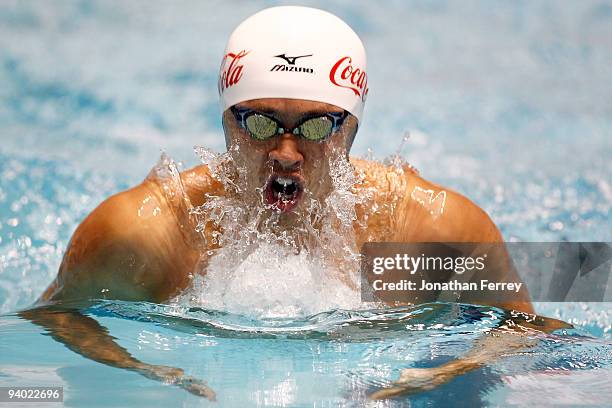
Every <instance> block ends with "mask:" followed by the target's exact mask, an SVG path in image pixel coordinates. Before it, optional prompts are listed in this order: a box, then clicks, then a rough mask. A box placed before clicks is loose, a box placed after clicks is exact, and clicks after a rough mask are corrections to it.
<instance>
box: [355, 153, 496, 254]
mask: <svg viewBox="0 0 612 408" xmlns="http://www.w3.org/2000/svg"><path fill="white" fill-rule="evenodd" d="M351 163H353V165H354V166H355V168H356V170H357V171H359V172H362V174H363V176H364V179H365V181H364V186H367V187H370V188H373V189H375V190H376V191H378V193H377V194H376V199H377V200H378V201H379V203H378V204H379V205H380V204H383V205H384V204H385V203H389V202H390V201H395V204H394V208H393V214H392V220H391V221H392V223H393V228H392V230H393V236H392V237H391V239H393V240H396V241H400V242H410V241H412V242H417V241H422V242H427V241H432V242H433V241H440V242H451V241H452V242H499V241H501V240H502V238H501V234H500V233H499V230H498V229H497V227H496V226H495V224H494V223H493V221H492V220H491V218H490V217H489V215H488V214H487V213H486V212H485V211H484V210H483V209H482V208H480V207H479V206H478V205H477V204H475V203H474V202H473V201H472V200H470V199H469V198H467V197H466V196H464V195H463V194H461V193H458V192H456V191H454V190H452V189H449V188H447V187H445V186H442V185H439V184H436V183H433V182H431V181H428V180H426V179H424V178H423V177H421V176H420V175H419V174H418V173H417V172H416V171H414V170H413V169H412V168H411V167H409V166H404V167H402V168H396V167H394V166H386V165H384V164H382V163H379V162H372V161H367V160H362V159H351Z"/></svg>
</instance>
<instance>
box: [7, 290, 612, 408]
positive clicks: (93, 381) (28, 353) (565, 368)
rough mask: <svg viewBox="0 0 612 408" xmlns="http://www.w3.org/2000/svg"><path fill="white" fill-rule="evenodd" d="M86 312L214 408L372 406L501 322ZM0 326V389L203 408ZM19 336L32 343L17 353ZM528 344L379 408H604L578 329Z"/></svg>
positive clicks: (598, 377) (448, 316)
mask: <svg viewBox="0 0 612 408" xmlns="http://www.w3.org/2000/svg"><path fill="white" fill-rule="evenodd" d="M57 313H61V312H59V311H58V312H57ZM82 313H83V314H85V315H87V316H89V317H93V318H95V319H96V320H97V321H98V322H100V323H101V324H102V325H104V326H106V327H107V328H108V329H109V330H110V332H111V333H112V334H113V336H115V337H116V338H117V340H116V341H117V342H118V343H119V344H121V345H122V346H123V347H126V348H127V349H128V350H130V351H132V352H133V353H134V354H136V355H138V357H139V358H140V359H142V360H144V361H147V362H150V363H154V364H170V365H174V366H178V367H181V368H183V369H184V370H185V371H186V373H187V374H189V375H192V376H194V377H197V378H199V379H203V380H205V381H206V383H207V385H208V386H209V387H210V388H211V389H212V390H213V391H214V392H215V393H216V400H217V402H218V406H237V405H239V404H242V405H244V404H246V405H247V406H250V405H266V406H307V405H308V406H310V405H312V404H321V405H323V406H337V405H345V404H349V405H351V406H361V405H362V404H366V403H368V400H367V395H369V394H371V393H372V392H374V391H376V390H379V389H381V388H384V387H389V386H391V385H392V381H394V380H396V379H397V378H398V376H399V373H400V370H401V369H403V368H409V367H432V366H436V365H440V364H443V363H444V362H447V361H449V360H452V359H453V358H457V357H459V356H461V355H463V354H465V353H466V352H468V351H469V349H470V347H471V344H472V342H473V341H474V340H476V339H477V338H478V337H479V336H482V335H484V333H486V332H487V331H489V330H491V329H493V328H495V327H498V326H499V325H500V323H501V322H502V318H503V317H504V315H505V314H504V312H503V311H502V310H500V309H496V308H489V307H474V306H468V305H457V304H444V303H436V304H424V305H420V306H418V307H413V308H398V309H388V310H370V311H349V310H333V311H329V312H324V313H320V314H317V315H313V316H309V317H305V318H299V319H289V318H284V319H253V318H249V317H245V316H243V315H235V314H230V313H225V312H219V311H216V310H206V309H202V308H199V307H181V306H168V305H157V304H150V303H136V302H116V301H102V302H100V303H98V304H95V305H92V306H90V307H87V308H84V309H82ZM1 322H2V331H3V336H2V338H1V340H0V345H2V347H3V348H9V349H10V350H12V353H10V354H9V355H6V356H4V357H3V360H4V361H3V373H4V376H3V379H2V382H3V383H4V384H10V383H14V382H18V383H20V382H24V381H25V382H28V381H30V382H31V381H37V383H40V384H42V385H47V384H54V385H63V386H64V387H65V389H66V390H68V394H69V395H70V399H69V400H68V402H69V403H70V405H74V404H80V405H85V406H90V405H97V404H100V394H99V393H100V392H103V393H104V392H105V391H106V392H109V393H108V394H106V395H107V396H106V397H105V401H104V403H102V405H106V404H108V405H118V404H121V405H123V404H127V403H130V404H131V403H136V402H137V403H138V404H139V405H145V404H154V405H165V404H172V405H183V406H196V405H198V406H199V404H202V400H201V399H199V398H197V397H194V396H192V395H190V394H188V393H187V392H184V391H182V390H180V389H178V388H176V387H171V386H165V387H164V386H156V384H154V383H151V381H150V380H147V379H144V377H140V376H139V375H137V374H134V373H131V372H127V371H125V372H121V371H120V370H117V369H114V370H113V369H109V368H106V367H104V366H101V365H99V364H96V363H93V362H91V361H87V360H84V359H82V358H80V357H78V356H77V355H76V354H74V353H72V352H71V351H69V350H67V349H64V348H63V347H61V346H59V345H57V344H55V345H54V344H53V343H52V342H50V340H48V339H46V338H45V336H35V335H34V334H35V333H37V332H38V330H34V328H33V327H32V326H31V325H30V324H27V323H25V322H24V321H23V320H21V319H19V318H18V317H16V316H15V315H13V314H10V315H5V316H4V317H3V318H2V320H1ZM77 330H78V329H77ZM74 334H75V335H79V336H83V337H85V336H91V333H90V332H87V331H84V332H82V333H79V332H76V333H74ZM26 337H29V338H30V340H29V341H28V343H27V344H24V343H23V339H24V338H26ZM532 338H536V339H537V340H538V343H537V346H535V347H532V348H527V349H525V350H519V351H513V352H509V353H508V355H507V356H506V357H505V358H504V359H500V360H498V361H494V362H492V363H490V364H489V365H488V366H487V367H486V368H484V369H479V370H476V371H473V372H471V373H468V374H465V375H463V376H461V377H459V378H457V379H456V380H454V381H453V382H451V383H448V384H445V385H442V386H440V387H439V388H438V389H435V390H433V391H430V392H427V393H423V394H417V395H415V396H412V397H411V398H410V402H408V400H405V399H402V398H400V399H395V400H391V401H389V402H388V403H386V404H383V406H430V405H431V404H442V405H444V406H446V405H447V404H448V401H449V398H456V399H457V400H456V404H457V405H459V406H479V405H482V404H493V405H495V404H496V403H499V402H500V401H506V403H515V404H518V405H524V404H526V403H528V404H534V403H536V402H537V401H540V403H539V404H538V405H541V404H544V405H551V406H554V405H557V404H559V403H561V402H563V403H571V402H572V401H574V403H576V404H590V405H593V404H595V405H605V404H607V403H608V402H609V396H610V392H611V391H612V389H611V388H610V383H609V376H610V373H611V370H612V348H611V346H610V343H609V342H606V341H604V340H603V339H601V338H597V337H593V336H591V335H590V334H589V332H588V330H587V328H580V327H579V328H577V329H575V330H565V331H558V332H556V333H555V334H534V335H532ZM536 385H537V386H536ZM94 389H95V390H97V392H96V393H95V394H94V393H92V391H93V390H94ZM111 391H112V392H111ZM369 403H371V402H369Z"/></svg>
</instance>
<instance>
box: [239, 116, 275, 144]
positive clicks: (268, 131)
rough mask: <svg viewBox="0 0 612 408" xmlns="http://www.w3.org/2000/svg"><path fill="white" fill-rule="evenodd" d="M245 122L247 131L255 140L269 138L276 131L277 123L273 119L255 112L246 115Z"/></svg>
mask: <svg viewBox="0 0 612 408" xmlns="http://www.w3.org/2000/svg"><path fill="white" fill-rule="evenodd" d="M245 124H246V129H247V130H248V132H249V133H250V134H251V136H252V137H253V138H254V139H257V140H265V139H269V138H271V137H272V136H274V135H276V133H277V131H278V125H277V123H276V122H275V121H274V120H272V119H270V118H268V117H266V116H263V115H260V114H257V113H255V114H253V115H250V116H249V117H247V118H246V120H245Z"/></svg>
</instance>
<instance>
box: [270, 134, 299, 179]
mask: <svg viewBox="0 0 612 408" xmlns="http://www.w3.org/2000/svg"><path fill="white" fill-rule="evenodd" d="M268 159H269V160H270V161H272V163H273V164H274V165H277V164H278V165H279V166H280V167H281V168H282V169H283V170H288V171H293V170H297V169H299V168H300V167H302V164H303V163H304V156H302V153H300V151H299V150H298V145H297V141H296V139H295V136H293V135H291V134H284V135H281V136H280V137H279V138H278V143H277V144H276V147H275V148H274V149H272V150H270V152H269V153H268Z"/></svg>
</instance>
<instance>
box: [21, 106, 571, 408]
mask: <svg viewBox="0 0 612 408" xmlns="http://www.w3.org/2000/svg"><path fill="white" fill-rule="evenodd" d="M240 106H241V107H243V108H249V109H254V110H259V111H262V112H267V113H269V114H271V115H273V116H274V117H275V118H276V119H278V121H279V122H281V123H282V124H283V125H284V127H285V128H289V129H292V128H293V127H294V126H295V125H296V124H298V123H299V121H300V120H301V119H302V117H303V115H304V114H305V113H312V112H321V113H325V112H341V111H342V110H341V109H339V108H337V107H335V106H333V105H328V104H324V103H319V102H312V101H303V100H292V99H260V100H254V101H248V102H244V103H241V104H240ZM223 122H224V131H225V137H226V143H227V145H228V148H229V149H232V148H234V147H239V149H235V154H234V155H233V158H234V160H235V161H236V164H237V165H238V166H245V167H246V168H247V169H248V172H246V174H245V178H244V180H243V183H244V185H243V188H244V190H245V191H246V192H247V193H249V194H246V195H245V200H250V199H252V200H253V205H260V206H262V207H265V205H262V200H261V194H258V193H257V191H258V190H257V189H262V188H264V187H265V186H267V185H269V183H270V179H271V177H273V176H275V175H277V176H283V177H285V176H287V177H292V178H293V179H295V180H298V181H299V183H301V188H303V189H304V190H305V191H308V192H309V194H311V195H312V197H315V198H319V199H322V198H324V197H325V196H326V194H328V193H329V191H330V190H331V187H332V184H331V179H330V176H329V165H328V161H327V160H326V158H327V157H329V156H328V155H330V154H332V155H340V156H345V157H347V156H348V151H349V149H350V146H351V144H352V141H353V138H354V136H355V133H356V131H357V121H356V119H355V118H354V117H353V116H349V117H347V119H346V120H345V121H344V123H343V125H342V127H341V128H340V129H339V131H338V132H337V133H336V134H334V135H333V136H332V137H331V138H330V139H328V140H327V141H325V142H323V143H312V142H308V141H306V140H303V139H301V138H299V137H297V136H295V135H293V134H289V133H286V134H283V135H279V136H277V137H274V138H272V139H271V140H268V141H263V142H262V141H256V140H253V139H251V137H250V136H249V135H248V134H247V133H246V131H245V130H244V129H242V128H241V127H240V126H239V123H238V122H237V120H236V119H235V118H234V116H233V115H232V114H231V112H229V110H228V111H226V112H224V114H223ZM351 163H352V165H353V166H354V168H355V171H356V172H357V173H360V174H362V175H363V180H362V182H360V183H358V184H357V185H355V186H354V189H355V191H356V192H357V193H359V192H360V191H365V190H364V189H368V191H371V192H373V196H372V198H371V200H370V201H369V203H368V204H364V205H360V206H358V207H357V208H356V213H357V218H358V221H357V222H355V228H354V230H355V236H356V242H357V248H359V247H360V246H361V244H363V243H364V242H368V241H379V242H383V241H387V242H483V243H493V242H503V240H502V237H501V234H500V232H499V230H498V229H497V227H496V226H495V224H494V223H493V222H492V221H491V219H490V218H489V217H488V216H487V214H486V213H485V212H484V211H483V210H482V209H480V208H479V207H478V206H476V205H475V204H474V203H473V202H471V201H470V200H469V199H467V198H465V197H463V196H462V195H460V194H458V193H456V192H453V191H451V190H448V189H446V188H444V187H441V186H438V185H436V184H433V183H430V182H428V181H426V180H424V179H423V178H421V177H420V176H418V175H417V174H416V173H415V172H414V171H412V170H411V169H410V168H408V167H405V168H404V169H402V170H398V169H395V168H391V167H386V166H384V165H382V164H381V163H377V162H370V161H365V160H361V159H353V158H351ZM181 180H182V183H183V185H184V189H185V192H186V194H187V196H188V198H189V200H190V201H191V204H192V205H194V206H199V205H202V204H203V203H204V200H205V199H206V198H205V197H206V194H214V195H219V194H223V193H224V190H223V186H222V185H221V183H219V182H218V181H217V180H215V179H214V178H212V177H211V175H210V172H209V170H208V168H207V167H206V166H199V167H196V168H193V169H191V170H188V171H185V172H183V173H181ZM250 192H252V193H250ZM249 197H250V198H249ZM143 203H146V205H147V206H148V207H150V208H154V209H155V211H149V212H147V214H144V213H143V211H142V208H143ZM264 204H265V203H264ZM373 206H378V209H377V210H376V211H374V210H373V209H372V207H373ZM172 207H173V205H172V204H171V203H169V202H168V201H167V200H166V199H165V196H164V194H163V193H162V191H161V188H160V185H159V184H157V183H156V182H155V181H154V180H151V179H147V180H145V181H144V182H143V183H142V184H140V185H138V186H136V187H134V188H132V189H130V190H127V191H124V192H121V193H119V194H116V195H114V196H112V197H110V198H108V199H107V200H105V201H104V202H103V203H101V204H100V205H99V206H98V207H97V208H96V209H94V210H93V211H92V213H91V214H89V215H88V216H87V217H86V218H85V220H83V222H82V223H81V224H80V225H79V226H78V228H77V229H76V231H75V233H74V235H73V237H72V239H71V241H70V243H69V246H68V248H67V250H66V252H65V254H64V258H63V261H62V264H61V266H60V268H59V272H58V275H57V277H56V279H55V280H54V281H53V282H52V283H51V285H50V286H49V287H48V288H47V289H46V290H45V292H44V293H43V294H42V295H41V297H40V298H39V301H38V302H39V303H40V304H44V303H46V302H50V301H58V300H75V299H87V298H107V299H108V298H113V299H124V300H145V301H151V302H158V303H161V302H165V301H167V300H168V299H170V298H172V297H173V296H175V295H177V294H178V293H180V292H181V291H183V290H184V289H186V288H187V287H188V286H189V285H190V282H191V277H190V275H191V274H192V273H194V271H196V270H198V273H205V268H201V265H203V264H206V255H205V253H206V248H201V247H200V248H198V247H197V246H194V245H193V243H192V242H190V240H189V239H186V233H185V228H186V226H185V224H184V223H182V222H181V221H180V220H178V219H177V217H176V212H177V209H176V208H172ZM273 207H274V206H272V208H270V206H268V208H267V209H263V211H269V212H273V211H279V208H276V209H275V208H273ZM380 208H382V209H383V210H380ZM280 210H281V211H282V209H280ZM300 211H305V207H304V200H299V199H298V200H297V202H296V203H293V204H292V205H291V208H290V209H289V210H287V211H284V212H283V213H282V217H281V219H282V220H283V226H284V227H285V228H289V229H290V228H291V227H292V225H293V223H294V221H295V217H296V215H298V214H300ZM359 221H363V223H360V222H359ZM181 225H182V226H181ZM187 228H189V226H187ZM200 269H202V270H201V271H200ZM508 277H510V278H512V279H513V280H515V281H517V282H520V279H519V278H518V275H516V272H515V271H514V270H513V269H512V270H511V271H510V272H509V275H508V274H506V276H505V278H506V279H508ZM486 278H487V279H489V280H491V281H495V280H496V276H486ZM406 301H407V303H409V301H410V300H409V299H407V300H406ZM462 301H466V302H469V301H470V299H465V300H464V299H463V298H462ZM474 303H477V302H474ZM487 303H488V304H490V305H493V306H500V307H503V308H506V309H515V310H518V311H522V312H527V313H532V312H533V309H532V306H531V303H530V301H529V296H528V293H527V291H526V290H522V291H521V292H520V293H518V294H517V296H516V297H515V298H514V299H512V300H511V301H503V302H500V301H499V300H496V299H489V300H488V301H487ZM22 316H23V317H26V318H28V319H30V320H32V321H33V322H35V323H37V324H40V325H42V326H44V327H46V328H47V329H48V330H49V331H50V332H51V333H53V336H54V338H56V339H57V340H58V341H61V342H63V343H65V344H67V345H68V346H69V347H70V348H71V349H73V350H75V351H77V352H79V353H80V354H82V355H84V356H86V357H88V358H91V359H93V360H96V361H99V362H102V363H104V364H109V365H112V366H116V367H121V368H126V369H132V370H136V371H139V372H141V373H143V375H145V376H147V377H150V378H156V379H160V380H164V381H171V382H173V383H175V384H176V385H178V386H181V387H183V388H185V389H187V390H188V391H190V392H192V393H194V394H197V395H203V396H207V397H208V398H211V399H212V398H214V393H212V391H211V390H209V389H208V388H207V387H206V386H205V384H203V383H202V384H200V383H198V382H197V381H195V380H194V379H192V378H191V377H186V376H184V375H183V373H182V372H176V371H174V372H173V371H172V368H171V367H170V368H168V367H163V366H152V365H147V364H145V363H142V362H140V361H138V360H136V359H134V358H133V357H132V356H131V355H130V354H129V353H128V352H127V351H126V350H125V349H122V348H121V347H119V346H118V345H117V344H116V343H114V342H113V341H112V340H110V339H109V337H108V334H107V333H105V331H104V328H101V327H97V326H96V324H97V322H95V321H91V320H93V319H90V318H89V317H86V316H83V315H81V314H79V313H76V312H75V313H70V314H67V315H59V314H53V313H42V314H40V313H39V314H36V313H33V311H29V312H23V314H22ZM530 324H532V323H529V324H524V325H523V326H529V325H530ZM72 326H79V327H89V328H90V329H88V330H89V332H87V331H85V333H89V334H88V335H87V334H83V332H81V333H80V334H78V335H76V334H74V333H73V332H71V330H69V328H70V327H72ZM98 326H99V325H98ZM96 327H97V328H96ZM558 327H562V324H559V325H556V324H552V325H551V324H550V323H547V325H539V326H538V327H537V328H536V329H537V330H541V331H550V330H554V329H556V328H558ZM492 338H493V337H492ZM487 342H491V340H490V339H488V340H487V341H486V342H485V343H487ZM494 343H495V341H494ZM514 343H516V342H514ZM514 343H512V344H514ZM500 347H502V348H503V347H504V343H499V342H497V343H496V344H495V345H493V346H492V347H490V349H496V348H497V349H499V348H500ZM509 347H510V346H509ZM511 347H514V346H511ZM498 354H499V351H498V352H497V354H495V353H493V354H486V353H483V352H480V353H476V354H475V356H472V357H470V356H466V358H464V359H459V360H456V361H455V362H453V364H454V365H451V364H450V363H449V365H448V367H445V368H443V367H440V368H439V371H431V370H434V369H431V370H429V371H427V370H425V371H426V372H420V373H417V374H415V373H412V374H410V371H409V370H408V371H406V373H405V375H404V374H403V376H402V379H403V380H405V381H404V382H403V383H401V382H398V387H396V388H395V389H394V390H393V391H392V392H391V391H390V393H387V394H385V393H384V392H382V393H381V394H378V395H375V397H377V398H378V397H380V398H386V397H388V396H392V395H399V394H402V393H407V392H415V390H419V389H420V390H425V389H428V388H427V387H424V386H418V385H414V384H413V383H414V381H413V383H410V381H408V380H406V379H410V378H412V377H414V375H417V377H420V378H428V377H427V376H434V377H436V375H437V377H436V378H437V380H435V381H434V380H432V381H430V382H429V384H430V385H431V384H434V385H437V384H440V383H443V382H445V381H448V380H449V379H451V378H452V377H453V376H454V375H458V374H461V373H463V372H466V371H469V370H472V369H475V368H477V367H480V366H481V365H483V364H484V363H485V362H486V361H488V360H491V359H494V358H496V356H497V355H498ZM168 370H170V372H169V371H168ZM174 370H178V369H174ZM430 388H431V387H430Z"/></svg>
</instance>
